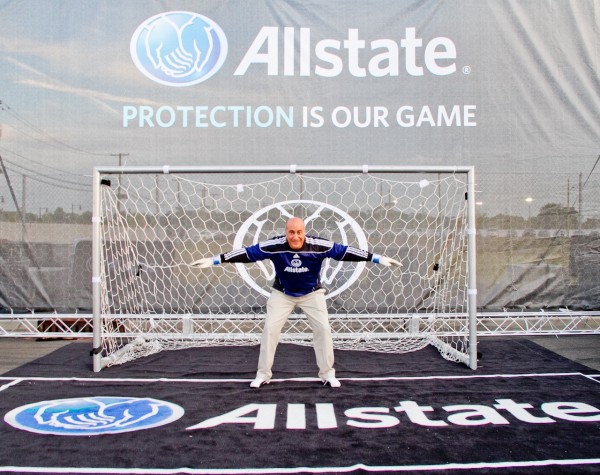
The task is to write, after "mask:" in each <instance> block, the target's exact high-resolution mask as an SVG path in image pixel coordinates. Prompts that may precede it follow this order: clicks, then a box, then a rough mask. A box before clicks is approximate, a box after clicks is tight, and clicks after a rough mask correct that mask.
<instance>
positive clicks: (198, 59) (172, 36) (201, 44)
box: [130, 12, 227, 87]
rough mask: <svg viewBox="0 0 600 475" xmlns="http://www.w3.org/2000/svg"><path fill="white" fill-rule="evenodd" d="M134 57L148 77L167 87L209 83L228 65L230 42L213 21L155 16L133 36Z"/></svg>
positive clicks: (177, 14)
mask: <svg viewBox="0 0 600 475" xmlns="http://www.w3.org/2000/svg"><path fill="white" fill-rule="evenodd" d="M130 51H131V57H132V59H133V62H134V63H135V65H136V66H137V68H138V69H139V70H140V71H141V72H142V73H143V74H144V75H146V76H147V77H149V78H150V79H152V80H153V81H156V82H158V83H160V84H164V85H165V86H175V87H182V86H191V85H193V84H198V83H200V82H202V81H206V80H207V79H208V78H210V77H211V76H213V75H214V74H215V73H216V72H217V71H218V70H219V69H220V68H221V66H222V65H223V63H224V62H225V57H226V56H227V38H226V37H225V33H223V30H221V27H220V26H219V25H217V24H216V23H215V22H214V21H212V20H211V19H210V18H207V17H205V16H202V15H198V14H197V13H191V12H167V13H161V14H159V15H155V16H153V17H151V18H149V19H148V20H146V21H145V22H144V23H142V24H141V25H140V26H138V28H137V30H136V31H135V33H134V34H133V36H132V38H131V44H130Z"/></svg>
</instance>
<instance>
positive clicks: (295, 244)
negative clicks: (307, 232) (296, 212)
mask: <svg viewBox="0 0 600 475" xmlns="http://www.w3.org/2000/svg"><path fill="white" fill-rule="evenodd" d="M285 237H286V239H287V242H288V244H289V246H290V248H291V249H293V250H295V251H297V250H299V249H301V248H302V245H303V244H304V221H302V219H300V218H297V217H293V218H290V219H288V221H287V223H286V224H285Z"/></svg>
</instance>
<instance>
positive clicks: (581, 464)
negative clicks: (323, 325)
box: [0, 339, 600, 474]
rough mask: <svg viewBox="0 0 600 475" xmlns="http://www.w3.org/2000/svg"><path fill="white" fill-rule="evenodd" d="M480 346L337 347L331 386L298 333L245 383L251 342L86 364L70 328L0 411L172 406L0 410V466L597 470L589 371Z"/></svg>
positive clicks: (598, 443) (595, 406)
mask: <svg viewBox="0 0 600 475" xmlns="http://www.w3.org/2000/svg"><path fill="white" fill-rule="evenodd" d="M480 350H481V352H482V354H483V358H482V359H481V360H480V367H479V369H478V370H477V371H472V370H470V369H468V368H466V367H465V366H463V365H460V364H456V363H450V362H446V361H444V360H443V359H441V357H440V356H439V354H437V351H436V350H434V349H433V348H426V349H424V350H422V351H419V352H415V353H409V354H404V355H384V354H378V353H364V352H354V351H339V352H336V367H337V371H338V376H339V377H340V379H341V381H342V387H341V388H338V389H332V388H329V387H325V386H323V385H322V384H321V383H320V382H318V381H317V380H316V378H314V376H315V372H316V369H315V366H314V354H313V352H312V348H306V347H297V346H294V345H281V347H280V348H279V350H278V353H277V357H276V364H275V367H274V378H275V380H274V381H273V382H272V383H271V384H270V385H268V386H265V387H263V388H261V389H260V390H252V389H250V388H249V387H248V383H249V381H250V379H251V378H252V377H253V376H254V372H255V365H256V360H257V357H258V348H257V347H238V348H203V349H190V350H182V351H173V352H164V353H161V354H159V355H155V356H151V357H148V358H144V359H142V360H139V361H136V362H132V363H128V364H126V365H124V366H118V367H113V368H107V369H105V370H103V371H102V372H100V373H93V372H91V370H90V368H91V366H90V361H89V357H88V356H87V354H88V352H89V347H88V345H87V344H82V343H73V344H71V345H68V346H67V347H64V348H62V349H61V350H58V351H56V352H54V353H52V354H50V355H48V356H47V357H44V358H41V359H40V360H37V361H34V362H33V363H30V364H28V365H24V366H22V367H20V368H18V369H16V370H14V371H11V372H10V373H9V374H7V375H4V377H3V378H1V379H0V385H3V386H2V391H0V414H2V416H3V417H4V416H5V415H6V414H7V413H9V412H11V411H13V414H14V413H15V410H17V411H16V412H18V411H19V409H18V408H21V407H22V406H25V405H36V407H37V404H38V403H40V402H41V401H55V400H59V399H74V398H85V399H94V398H101V397H103V396H104V397H108V396H111V397H122V398H152V399H154V400H159V401H165V402H168V403H172V404H176V405H178V406H180V407H181V408H183V410H184V413H183V414H182V415H181V417H179V418H177V419H176V420H173V421H171V422H170V423H168V424H165V425H161V426H159V427H154V428H149V429H146V430H137V431H133V432H119V433H114V434H104V435H91V436H83V437H82V436H79V437H68V436H61V435H49V434H47V433H34V432H30V431H26V430H21V429H19V428H15V427H13V425H11V424H9V423H8V422H6V421H5V422H2V424H0V440H1V441H2V443H1V444H0V471H5V472H10V471H13V470H14V471H19V470H20V471H22V472H25V471H27V473H32V470H33V471H34V473H35V470H39V472H40V473H41V472H44V473H48V471H50V472H52V471H54V472H53V473H67V472H70V473H84V472H85V473H145V472H150V471H152V472H153V473H347V472H351V473H361V472H380V473H381V472H390V473H392V472H396V473H407V472H408V473H423V474H425V473H444V474H450V473H464V472H465V471H467V472H468V473H478V474H479V473H486V474H487V473H490V474H492V473H493V474H496V473H497V474H507V473H518V474H530V473H532V474H542V473H543V474H549V473H561V474H563V473H566V474H568V473H598V472H600V422H599V421H600V383H599V382H598V381H597V378H595V377H594V376H595V375H594V372H593V371H591V370H590V369H589V368H586V367H584V366H581V365H578V364H575V363H573V362H571V361H569V360H567V359H565V358H562V357H560V356H558V355H556V354H554V353H552V352H550V351H548V350H545V349H543V348H541V347H539V346H538V345H535V344H534V343H531V342H529V341H527V340H520V339H499V340H482V341H481V343H480ZM159 378H163V379H159ZM124 413H126V411H124ZM55 415H56V413H55ZM57 417H59V418H60V417H64V415H60V416H57ZM9 419H10V418H9ZM9 422H10V420H9ZM12 422H13V423H14V420H13V421H12ZM46 427H47V426H46ZM11 467H13V468H11ZM32 467H39V469H35V468H32ZM77 470H80V472H77Z"/></svg>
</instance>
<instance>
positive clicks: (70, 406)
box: [4, 396, 184, 436]
mask: <svg viewBox="0 0 600 475" xmlns="http://www.w3.org/2000/svg"><path fill="white" fill-rule="evenodd" d="M183 414H184V410H183V408H182V407H181V406H178V405H177V404H172V403H170V402H165V401H160V400H158V399H152V398H135V397H106V396H97V397H85V398H74V399H56V400H53V401H43V402H36V403H33V404H28V405H26V406H21V407H18V408H16V409H13V410H12V411H10V412H9V413H7V414H6V416H4V420H5V421H6V423H8V424H10V425H11V426H13V427H15V428H17V429H22V430H26V431H28V432H35V433H38V434H54V435H69V436H81V435H83V436H90V435H100V434H116V433H121V432H132V431H137V430H143V429H150V428H152V427H158V426H162V425H165V424H169V423H170V422H173V421H176V420H177V419H179V418H180V417H181V416H183Z"/></svg>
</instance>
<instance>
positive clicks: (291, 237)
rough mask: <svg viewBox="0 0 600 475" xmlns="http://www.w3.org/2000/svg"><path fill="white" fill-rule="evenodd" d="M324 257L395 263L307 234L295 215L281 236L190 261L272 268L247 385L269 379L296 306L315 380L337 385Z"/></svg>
mask: <svg viewBox="0 0 600 475" xmlns="http://www.w3.org/2000/svg"><path fill="white" fill-rule="evenodd" d="M327 258H332V259H335V260H337V261H354V262H357V261H371V262H375V263H379V264H382V265H385V266H388V267H389V266H392V265H393V266H399V265H400V263H399V262H398V261H396V260H394V259H390V258H387V257H384V256H379V255H377V254H373V253H370V252H368V251H364V250H361V249H357V248H355V247H351V246H345V245H342V244H338V243H334V242H332V241H329V240H327V239H323V238H320V237H317V236H306V235H305V228H304V221H303V220H302V219H300V218H297V217H294V218H290V219H289V220H288V221H287V223H286V226H285V236H278V237H275V238H273V239H269V240H267V241H263V242H260V243H258V244H255V245H253V246H249V247H245V248H242V249H235V250H233V251H230V252H227V253H225V254H221V255H218V256H214V257H207V258H204V259H200V260H198V261H195V262H193V263H192V265H198V266H199V267H200V268H207V267H210V266H213V265H218V264H222V263H225V262H256V261H260V260H264V259H270V260H271V262H272V263H273V265H274V267H275V276H276V277H275V281H274V283H273V291H272V293H271V296H270V297H269V300H268V302H267V316H266V319H265V326H264V329H263V334H262V338H261V343H260V356H259V358H258V370H257V372H256V379H254V381H252V383H251V384H250V387H252V388H260V387H261V386H262V385H263V384H269V382H270V381H271V376H272V372H271V367H272V366H273V360H274V358H275V350H276V349H277V345H278V343H279V337H280V334H281V329H282V328H283V325H284V324H285V322H286V321H287V319H288V317H289V315H290V314H291V313H292V311H293V310H294V309H295V308H296V307H298V308H300V309H301V310H302V311H303V312H304V314H305V315H306V318H307V319H308V321H309V323H310V326H311V328H312V330H313V334H314V340H313V346H314V350H315V355H316V358H317V365H318V367H319V378H321V380H322V381H323V382H324V383H325V384H329V385H330V386H331V387H334V388H338V387H340V386H341V383H340V382H339V381H338V379H337V378H336V377H335V370H334V368H333V359H334V358H333V342H332V338H331V329H330V327H329V316H328V312H327V306H326V303H325V290H324V289H323V288H322V287H321V280H320V272H321V265H322V263H323V261H324V260H325V259H327Z"/></svg>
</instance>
